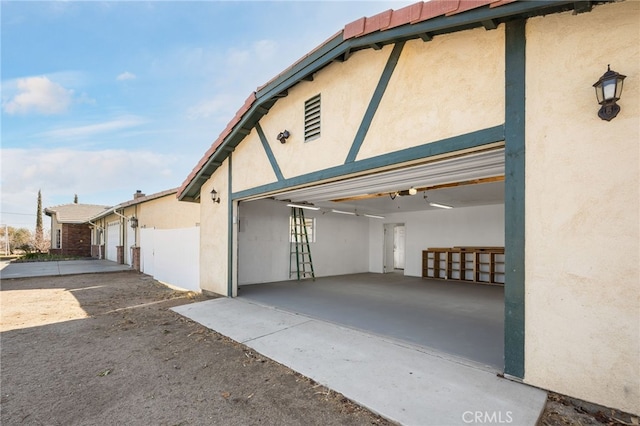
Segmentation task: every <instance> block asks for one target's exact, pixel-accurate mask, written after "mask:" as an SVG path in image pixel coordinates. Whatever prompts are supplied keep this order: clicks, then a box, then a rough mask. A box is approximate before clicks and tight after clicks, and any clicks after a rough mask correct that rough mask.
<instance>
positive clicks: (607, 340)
mask: <svg viewBox="0 0 640 426" xmlns="http://www.w3.org/2000/svg"><path fill="white" fill-rule="evenodd" d="M639 22H640V2H636V1H622V2H613V3H608V2H566V1H550V2H520V1H504V0H503V1H493V2H492V1H473V2H472V1H468V2H465V1H462V2H446V1H439V0H433V1H431V2H428V3H417V4H414V5H411V6H408V7H406V8H403V9H400V10H397V11H386V12H383V13H381V14H379V15H376V16H374V17H370V18H366V19H365V18H363V19H361V20H358V21H355V22H352V23H350V24H348V25H346V26H345V28H344V30H342V31H340V32H338V33H337V34H335V35H334V36H332V37H331V38H329V40H327V41H326V42H325V43H324V44H322V45H321V46H319V47H318V48H317V49H315V50H314V51H312V52H310V53H309V54H308V55H307V56H305V57H304V58H302V59H301V60H300V61H298V62H297V63H295V64H293V65H292V66H291V67H289V68H288V69H286V70H284V71H283V72H282V73H281V74H280V75H278V76H277V77H276V78H274V79H273V80H272V81H270V82H268V83H267V84H266V85H264V86H262V87H260V88H258V90H257V91H256V92H255V93H252V94H251V95H250V96H249V98H248V99H247V101H246V103H245V105H243V106H242V108H241V109H240V110H239V111H238V113H237V115H236V116H235V117H234V118H233V119H232V121H231V122H230V123H229V125H228V127H227V128H226V129H225V130H224V131H223V133H222V134H221V135H220V137H219V138H218V139H217V140H216V141H215V142H214V144H213V145H212V147H211V148H210V149H209V150H208V151H207V153H206V154H205V156H204V157H203V158H202V160H201V161H200V162H199V163H198V164H197V165H196V167H195V168H194V170H193V172H192V173H191V174H190V175H189V176H188V178H187V179H186V180H185V182H184V184H183V185H182V187H181V188H180V189H179V190H178V198H179V199H180V200H182V201H193V202H198V203H199V215H200V217H199V219H198V220H197V221H198V222H199V223H200V233H201V234H200V252H199V256H200V262H199V285H200V287H201V288H202V289H203V290H205V291H210V292H213V293H217V294H221V295H226V296H235V295H237V290H238V286H242V285H248V284H254V283H261V282H273V281H284V280H288V279H295V277H292V276H291V268H290V229H291V227H290V212H291V206H289V204H291V203H295V204H296V205H303V206H305V207H311V208H313V209H315V210H308V209H307V210H305V214H306V215H307V216H306V217H307V218H309V219H311V220H312V223H310V226H312V227H313V233H314V237H313V238H314V241H313V247H312V251H313V253H314V259H313V262H314V267H315V275H316V276H331V275H339V274H351V273H359V272H373V273H383V272H386V271H387V270H388V269H389V268H391V269H393V265H391V266H390V263H389V262H390V261H389V259H390V258H389V256H388V251H387V246H388V244H387V243H386V239H385V230H387V229H390V228H389V226H394V225H397V224H402V226H403V232H404V237H403V253H402V257H403V258H402V268H400V269H403V270H404V274H405V275H408V276H421V274H422V272H423V264H422V259H423V258H422V251H423V250H426V249H427V248H429V247H455V246H483V247H504V249H505V250H504V253H505V254H504V256H505V257H504V269H503V270H502V272H503V276H504V280H503V282H504V312H505V315H504V369H503V371H504V373H505V374H506V375H507V376H510V377H512V378H514V379H516V380H522V381H523V382H525V383H527V384H530V385H533V386H538V387H541V388H544V389H549V390H553V391H556V392H559V393H562V394H567V395H570V396H573V397H577V398H581V399H584V400H587V401H590V402H594V403H597V404H601V405H604V406H607V407H613V408H616V409H620V410H623V411H626V412H630V413H635V414H640V314H639V313H640V272H639V265H640V262H639V260H640V258H639V253H640V246H639V244H640V243H639V242H640V232H639V222H640V221H639V217H640V214H639V213H640V210H639V202H640V194H639V191H638V187H639V183H640V182H639V169H640V167H639V164H640V162H639V160H640V156H639V143H640V133H639V132H640V130H639V129H640V87H639V84H640V61H639V60H638V58H640V33H639V32H638V23H639ZM609 64H610V66H611V69H613V70H615V71H618V72H619V73H621V74H624V75H626V79H625V80H624V89H623V92H622V95H621V98H620V100H619V101H618V105H619V106H620V108H621V110H620V112H619V114H618V115H617V117H615V118H614V119H612V120H611V121H605V120H602V119H601V118H600V117H599V116H598V115H597V112H598V109H599V108H600V106H599V105H598V104H597V101H596V96H595V93H594V88H593V87H592V85H593V84H594V82H596V81H597V80H598V79H599V78H600V76H601V75H602V74H603V73H604V72H605V71H606V70H607V65H609ZM287 135H288V137H286V136H287ZM412 188H413V189H416V191H415V192H417V194H415V195H411V196H402V195H408V194H409V190H410V189H412ZM212 190H215V192H216V193H217V196H219V197H220V200H221V201H220V202H212V196H211V192H212ZM411 192H413V191H411ZM434 204H435V205H434ZM438 205H440V206H442V205H444V206H448V207H453V208H452V209H441V208H438ZM344 213H347V214H344ZM125 215H126V213H125ZM392 250H393V249H392ZM393 256H394V254H393V251H392V254H391V257H393Z"/></svg>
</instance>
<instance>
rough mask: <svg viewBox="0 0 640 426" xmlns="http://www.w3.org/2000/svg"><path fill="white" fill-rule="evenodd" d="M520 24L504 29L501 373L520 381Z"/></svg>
mask: <svg viewBox="0 0 640 426" xmlns="http://www.w3.org/2000/svg"><path fill="white" fill-rule="evenodd" d="M525 22H526V21H525V20H524V19H522V20H518V21H512V22H509V23H507V28H506V49H505V55H506V58H505V68H506V71H505V84H506V87H505V90H506V98H505V101H506V102H505V194H504V208H505V286H504V303H505V306H504V314H505V321H504V362H505V366H504V372H505V374H508V375H510V376H514V377H519V378H521V379H522V378H524V332H525V323H524V312H525V311H524V310H525V306H524V296H525V294H524V291H525V275H524V268H525V258H524V255H525V220H524V213H525V119H526V117H525V82H526V80H525V78H526V75H525V65H526V62H525V48H526V39H525Z"/></svg>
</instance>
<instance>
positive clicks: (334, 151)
mask: <svg viewBox="0 0 640 426" xmlns="http://www.w3.org/2000/svg"><path fill="white" fill-rule="evenodd" d="M392 49H393V46H386V47H384V48H383V49H381V50H373V49H367V50H364V51H361V52H356V53H354V54H353V55H352V56H351V57H350V58H349V60H347V61H346V62H334V63H332V64H330V65H328V66H326V67H325V68H324V69H322V70H321V71H320V72H318V73H316V74H315V75H314V80H313V81H302V82H300V83H298V84H297V85H296V86H294V87H293V88H291V89H290V90H289V95H288V96H287V97H285V98H282V99H280V100H279V101H278V102H276V104H275V105H274V106H273V107H272V108H271V110H270V111H269V114H267V115H265V116H264V117H263V118H262V119H261V120H260V125H261V126H262V128H263V130H264V133H265V136H266V137H267V139H268V140H269V143H270V145H271V148H272V150H273V153H274V156H275V158H276V160H277V161H278V165H279V166H280V169H281V170H282V174H283V175H284V177H285V178H291V177H295V176H298V175H301V174H304V173H310V172H313V171H317V170H322V169H325V168H328V167H332V166H336V165H340V164H344V161H345V159H346V158H347V154H348V152H349V149H350V148H351V144H352V142H353V140H354V137H355V135H356V132H357V130H358V127H359V125H360V122H361V121H362V117H364V113H365V111H366V109H367V105H368V104H369V100H370V99H371V96H372V95H373V92H374V90H375V88H376V85H377V84H378V80H379V79H380V75H381V74H382V70H383V69H384V66H385V64H386V62H387V59H388V58H389V55H390V53H391V50H392ZM317 94H320V95H321V126H322V127H321V136H320V138H318V139H315V140H312V141H309V142H305V141H304V103H305V101H306V100H308V99H310V98H312V97H313V96H315V95H317ZM284 129H287V130H289V132H290V133H291V136H290V137H289V139H288V140H287V143H285V144H281V143H280V142H278V140H277V139H276V136H277V135H278V133H280V132H282V131H283V130H284ZM252 135H253V133H252ZM243 143H244V142H243ZM254 145H255V146H258V144H254ZM260 149H262V147H261V146H260ZM238 161H239V163H238V164H241V163H243V159H242V158H241V157H238ZM267 165H268V163H267ZM269 167H270V166H269ZM238 189H240V188H238ZM234 190H236V186H235V182H234Z"/></svg>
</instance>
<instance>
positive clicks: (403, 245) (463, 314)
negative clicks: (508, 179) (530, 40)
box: [237, 145, 505, 371]
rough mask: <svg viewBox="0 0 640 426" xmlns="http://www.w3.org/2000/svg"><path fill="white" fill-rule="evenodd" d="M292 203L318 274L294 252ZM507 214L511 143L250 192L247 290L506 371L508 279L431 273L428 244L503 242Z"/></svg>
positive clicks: (243, 237) (242, 248)
mask: <svg viewBox="0 0 640 426" xmlns="http://www.w3.org/2000/svg"><path fill="white" fill-rule="evenodd" d="M292 205H294V206H297V207H295V208H296V209H298V211H302V212H303V213H304V217H305V219H306V220H307V224H308V227H309V240H310V242H309V247H310V251H311V255H312V265H313V271H314V275H315V280H313V279H310V278H309V279H306V280H297V277H296V273H295V272H296V271H295V270H296V266H295V260H294V261H293V262H292V261H291V259H292V257H295V255H293V256H292V254H291V252H292V244H291V242H290V241H291V239H292V237H291V219H290V217H291V212H292V208H293V207H292ZM300 207H304V208H303V209H301V210H300ZM504 223H505V221H504V149H503V147H502V146H499V145H498V146H492V147H489V148H488V149H485V150H482V151H476V152H471V153H457V154H456V155H452V156H448V157H445V158H439V159H435V160H431V161H429V162H423V163H414V164H408V165H404V166H403V167H401V168H393V169H389V170H377V171H376V172H375V173H370V174H367V175H364V176H357V177H348V178H345V179H342V180H340V181H335V182H328V183H327V182H319V183H318V184H317V185H315V186H311V187H305V188H296V189H292V190H288V191H285V192H281V193H278V194H268V195H267V196H264V197H263V198H260V199H251V200H243V201H241V202H240V203H239V204H238V226H237V248H238V252H237V253H238V255H237V285H238V296H239V297H245V298H248V299H250V300H252V301H256V302H258V303H262V304H266V305H269V306H274V307H276V308H279V309H283V310H287V311H291V312H298V313H302V314H304V315H307V316H310V317H314V318H318V319H322V320H326V321H330V322H333V323H336V324H339V325H343V326H346V327H351V328H356V329H360V330H363V331H366V332H370V333H374V334H376V335H379V336H383V337H385V338H389V339H392V340H394V341H397V342H400V343H406V344H410V345H417V346H420V347H423V348H426V350H434V351H437V352H441V353H445V354H448V355H449V356H451V357H453V358H459V359H460V360H461V362H467V363H470V364H472V365H476V366H479V367H484V368H488V369H491V370H495V371H502V369H503V368H504V361H503V356H504V353H503V352H504V342H503V340H504V288H503V286H502V285H495V284H494V285H488V284H486V283H478V282H475V278H476V277H477V276H476V275H475V274H471V275H470V276H469V275H468V274H465V272H464V270H463V271H462V272H460V271H458V273H457V274H451V273H442V274H438V272H437V271H436V272H435V273H436V275H440V276H441V277H442V278H444V277H447V278H448V279H433V278H424V277H423V255H424V254H423V252H424V251H425V250H427V249H430V248H440V249H441V248H454V247H468V248H472V249H473V248H484V247H487V248H492V249H497V248H503V247H504V245H505V232H504ZM447 259H448V260H447ZM451 260H452V259H451V258H445V260H443V261H442V267H443V268H444V267H445V266H446V267H447V268H448V267H450V266H451ZM433 262H434V261H433V260H431V261H430V266H431V267H432V269H433ZM439 262H440V261H439ZM458 262H459V258H458ZM292 265H294V266H292ZM447 265H448V266H447ZM459 265H460V264H459V263H458V266H459ZM502 268H504V265H502ZM502 271H504V269H502ZM432 274H433V271H432ZM502 276H504V274H502ZM461 277H462V278H463V279H462V280H461V279H460V278H461ZM452 278H453V279H452ZM480 281H485V280H483V279H481V280H480ZM497 281H500V280H499V279H498V280H497Z"/></svg>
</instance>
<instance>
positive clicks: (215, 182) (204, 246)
mask: <svg viewBox="0 0 640 426" xmlns="http://www.w3.org/2000/svg"><path fill="white" fill-rule="evenodd" d="M229 163H230V160H229V159H227V160H225V162H224V163H223V164H222V165H221V166H220V167H219V168H218V169H217V170H216V171H215V173H214V174H213V176H212V177H211V178H210V179H209V180H208V181H207V182H206V183H205V184H204V185H203V186H202V188H201V190H200V193H201V194H202V199H201V200H200V203H199V206H200V232H201V238H200V288H201V289H202V290H204V291H209V292H212V293H215V294H221V295H228V296H235V294H229V286H228V282H229V197H230V195H229V190H228V189H229ZM212 189H215V190H216V191H217V192H218V195H219V196H220V203H214V202H212V201H211V195H210V193H211V190H212Z"/></svg>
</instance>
